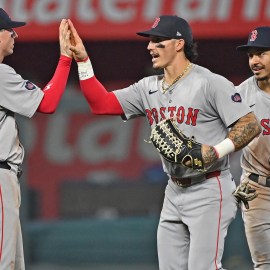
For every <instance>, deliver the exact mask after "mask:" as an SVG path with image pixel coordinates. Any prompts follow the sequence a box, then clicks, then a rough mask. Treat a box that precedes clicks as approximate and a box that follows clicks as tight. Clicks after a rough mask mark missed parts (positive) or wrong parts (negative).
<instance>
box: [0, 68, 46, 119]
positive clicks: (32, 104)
mask: <svg viewBox="0 0 270 270" xmlns="http://www.w3.org/2000/svg"><path fill="white" fill-rule="evenodd" d="M0 81H1V91H0V106H1V107H4V108H5V109H7V110H10V111H12V112H14V113H17V114H20V115H22V116H26V117H29V118H30V117H32V116H33V114H34V113H35V112H36V110H37V108H38V106H39V104H40V102H41V100H42V97H43V95H44V93H43V91H42V90H41V89H40V88H39V87H38V86H36V85H35V84H34V83H32V82H31V81H28V80H24V79H23V78H22V77H21V76H20V75H19V74H17V73H16V72H15V70H14V69H13V68H11V67H10V66H8V65H5V64H0Z"/></svg>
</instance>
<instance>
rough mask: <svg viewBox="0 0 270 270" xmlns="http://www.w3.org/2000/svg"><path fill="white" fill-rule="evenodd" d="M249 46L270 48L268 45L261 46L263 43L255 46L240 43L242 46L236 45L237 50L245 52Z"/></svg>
mask: <svg viewBox="0 0 270 270" xmlns="http://www.w3.org/2000/svg"><path fill="white" fill-rule="evenodd" d="M249 48H263V49H270V46H263V45H259V44H258V45H256V46H251V45H242V46H238V47H236V50H237V51H242V52H245V51H247V50H248V49H249Z"/></svg>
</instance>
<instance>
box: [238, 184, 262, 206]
mask: <svg viewBox="0 0 270 270" xmlns="http://www.w3.org/2000/svg"><path fill="white" fill-rule="evenodd" d="M233 195H234V196H235V197H236V199H237V200H238V202H239V203H241V202H243V204H244V205H245V207H246V209H249V204H248V202H249V201H252V200H254V199H255V198H256V197H257V196H258V193H257V191H256V189H255V188H252V187H251V186H250V185H249V181H248V180H243V181H242V182H241V183H240V184H239V185H238V187H237V188H236V190H235V191H234V192H233Z"/></svg>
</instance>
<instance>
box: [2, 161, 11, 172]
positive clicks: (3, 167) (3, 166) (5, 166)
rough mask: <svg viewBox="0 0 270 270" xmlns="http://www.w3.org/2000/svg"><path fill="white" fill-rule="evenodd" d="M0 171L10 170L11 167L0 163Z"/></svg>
mask: <svg viewBox="0 0 270 270" xmlns="http://www.w3.org/2000/svg"><path fill="white" fill-rule="evenodd" d="M0 169H7V170H10V169H11V167H10V166H9V165H8V163H7V162H6V161H0Z"/></svg>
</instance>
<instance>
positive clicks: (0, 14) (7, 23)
mask: <svg viewBox="0 0 270 270" xmlns="http://www.w3.org/2000/svg"><path fill="white" fill-rule="evenodd" d="M25 24H26V23H25V22H17V21H13V20H11V19H10V17H9V16H8V14H7V13H6V12H5V11H4V10H3V9H2V8H0V29H10V28H16V27H20V26H24V25H25Z"/></svg>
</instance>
